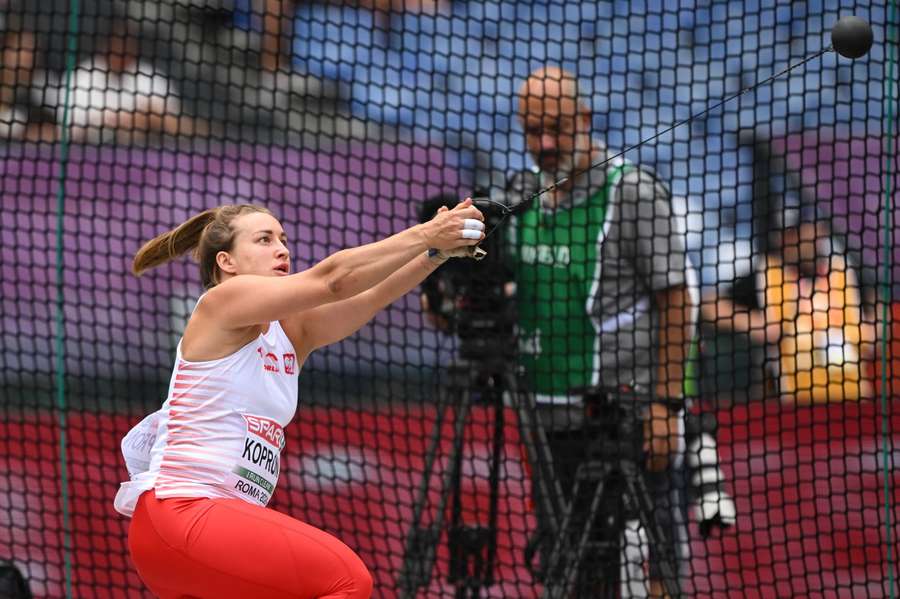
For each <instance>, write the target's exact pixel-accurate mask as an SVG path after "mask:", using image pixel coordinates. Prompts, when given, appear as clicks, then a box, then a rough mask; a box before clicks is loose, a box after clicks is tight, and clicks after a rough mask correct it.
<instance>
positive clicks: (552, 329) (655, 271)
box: [511, 67, 697, 597]
mask: <svg viewBox="0 0 900 599" xmlns="http://www.w3.org/2000/svg"><path fill="white" fill-rule="evenodd" d="M518 116H519V121H520V123H521V124H522V127H523V129H524V131H525V140H526V144H527V147H528V151H529V153H530V154H531V156H532V158H533V159H534V161H535V163H536V166H537V167H538V169H539V172H538V174H537V177H538V180H537V181H534V180H533V178H532V181H529V177H527V176H520V177H517V178H516V180H514V181H513V182H512V183H513V189H512V190H511V191H513V192H514V193H518V194H520V195H523V196H526V197H527V195H530V193H533V192H534V191H536V190H535V189H532V188H533V187H536V186H540V187H544V186H548V185H550V184H551V183H553V182H554V181H557V180H560V179H563V178H567V179H566V180H565V181H564V182H563V183H561V184H560V185H559V186H558V187H556V188H555V189H553V190H551V191H549V192H547V193H545V194H543V195H541V196H540V198H539V202H540V203H539V204H538V203H537V202H536V203H534V204H533V205H532V206H530V207H529V209H528V210H527V211H526V212H524V213H523V214H521V215H520V216H519V218H518V222H517V223H516V226H515V228H514V235H513V237H514V239H513V240H512V244H511V245H512V247H514V250H513V251H514V258H515V262H516V268H515V272H516V275H515V276H516V283H517V291H516V295H517V300H518V306H519V314H518V317H519V330H518V334H519V351H520V353H521V354H522V362H523V365H524V366H525V369H526V373H527V378H526V380H527V381H528V384H529V387H530V389H531V391H533V392H534V393H535V395H536V400H537V402H538V409H539V413H540V416H541V419H542V421H543V423H544V427H545V429H546V431H547V437H548V441H549V444H550V447H551V452H552V453H553V455H554V462H555V467H556V472H557V475H558V476H559V478H560V483H561V484H562V488H563V489H564V491H568V490H569V489H571V488H572V484H573V482H574V476H575V472H576V470H577V468H578V465H579V463H580V462H581V461H582V460H583V459H584V457H585V451H584V449H585V448H584V447H583V445H584V443H583V442H580V441H578V430H579V428H580V427H581V425H582V418H583V411H582V410H583V408H582V407H581V406H580V398H579V397H577V396H575V395H573V394H572V392H571V390H573V389H577V388H584V387H588V386H596V385H602V386H604V387H608V388H611V387H619V386H621V385H627V386H633V387H634V388H635V389H638V390H642V391H644V392H645V393H647V394H648V395H649V396H651V397H653V398H654V401H653V402H652V403H650V404H649V406H648V408H647V410H646V414H645V423H646V425H645V427H644V428H645V430H644V433H645V437H644V446H645V450H646V453H647V470H648V471H649V473H650V474H649V476H648V484H649V485H650V486H651V491H652V492H653V495H654V498H653V499H654V502H655V504H656V510H655V511H656V513H655V514H654V516H655V517H656V518H657V519H658V520H659V521H660V523H661V524H662V525H663V526H665V527H666V528H667V529H668V532H669V538H670V539H671V540H672V541H673V542H674V543H675V544H676V545H680V544H681V542H682V541H684V540H685V537H686V531H685V529H684V520H685V518H684V515H683V506H681V505H679V503H680V501H679V494H678V493H677V489H678V488H679V487H680V485H679V484H677V483H676V482H675V477H674V476H668V474H669V473H673V474H674V472H675V471H676V470H678V469H677V468H675V467H674V466H677V465H679V464H678V463H679V462H680V461H681V460H680V457H678V456H679V451H678V448H679V446H680V441H681V439H682V437H683V434H684V432H683V428H682V427H683V414H684V411H683V406H684V395H683V390H684V375H685V366H686V361H687V357H688V353H689V348H690V343H691V339H692V337H693V334H694V329H695V322H694V314H695V312H696V307H697V302H696V301H695V299H694V298H693V297H692V294H691V293H689V291H688V285H687V269H688V268H689V265H688V261H687V255H686V250H685V244H684V232H683V231H681V230H679V228H678V227H677V226H675V223H674V220H673V217H672V214H671V206H670V196H669V192H668V189H667V188H666V187H665V185H663V184H662V182H660V181H659V180H658V179H657V178H656V177H655V176H654V175H653V174H652V173H651V172H649V171H648V170H645V169H640V168H638V167H636V166H634V165H631V164H629V163H627V162H625V161H624V160H615V161H611V162H609V163H607V164H606V165H604V166H603V167H600V168H595V169H591V170H589V171H587V172H584V173H582V174H576V173H578V172H579V171H582V170H584V169H586V168H588V167H589V166H590V165H591V164H594V163H597V162H601V161H602V160H604V159H605V158H606V157H607V156H608V155H609V154H608V152H607V150H606V148H605V145H604V144H603V143H602V142H600V141H599V140H596V139H594V138H592V136H591V114H590V110H589V109H588V107H587V105H586V104H585V103H584V102H583V101H582V100H581V99H580V98H579V97H578V89H577V83H576V80H575V78H574V76H573V75H572V74H570V73H568V72H565V71H563V70H561V69H558V68H553V67H547V68H542V69H538V70H537V71H535V72H534V73H532V74H531V75H530V76H529V78H528V79H527V80H526V81H525V83H524V84H523V85H522V87H521V88H520V90H519V104H518ZM535 184H536V185H535ZM656 549H658V548H652V547H651V548H650V551H651V560H650V561H651V563H650V578H651V580H650V594H651V596H652V597H663V596H664V592H663V586H662V582H661V580H659V578H660V574H659V571H658V569H657V567H656V564H655V560H654V559H653V555H654V552H655V550H656Z"/></svg>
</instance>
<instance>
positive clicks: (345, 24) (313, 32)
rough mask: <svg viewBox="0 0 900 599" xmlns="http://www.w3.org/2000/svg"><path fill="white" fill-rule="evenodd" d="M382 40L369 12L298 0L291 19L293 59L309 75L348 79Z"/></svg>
mask: <svg viewBox="0 0 900 599" xmlns="http://www.w3.org/2000/svg"><path fill="white" fill-rule="evenodd" d="M384 45H385V40H384V39H383V37H382V36H381V35H380V33H379V31H378V30H377V29H376V28H375V22H374V17H373V14H372V12H371V11H368V10H362V9H355V8H345V7H341V6H332V5H325V4H313V3H301V4H300V6H299V8H298V10H297V13H296V17H295V19H294V41H293V61H294V64H295V65H296V66H297V67H298V68H300V69H301V70H303V71H304V72H307V73H309V74H311V75H315V76H317V77H323V78H326V79H336V80H339V81H350V80H351V79H352V78H353V73H354V71H355V70H356V69H357V68H359V67H360V66H362V65H367V64H369V63H370V62H371V55H372V50H373V49H376V48H379V47H384Z"/></svg>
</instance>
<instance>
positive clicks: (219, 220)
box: [131, 204, 272, 289]
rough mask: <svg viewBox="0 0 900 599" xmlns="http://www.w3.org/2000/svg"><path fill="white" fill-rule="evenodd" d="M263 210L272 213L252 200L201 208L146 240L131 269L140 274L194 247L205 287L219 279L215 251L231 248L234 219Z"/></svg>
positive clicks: (214, 283) (228, 250)
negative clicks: (169, 229)
mask: <svg viewBox="0 0 900 599" xmlns="http://www.w3.org/2000/svg"><path fill="white" fill-rule="evenodd" d="M254 212H262V213H265V214H270V215H271V214H272V213H271V212H269V210H267V209H266V208H263V207H261V206H254V205H252V204H237V205H233V206H219V207H218V208H211V209H209V210H204V211H203V212H201V213H200V214H198V215H196V216H193V217H191V218H190V219H188V220H187V221H185V222H184V223H182V224H181V225H179V226H178V227H176V228H174V229H172V230H171V231H166V232H165V233H163V234H162V235H158V236H156V237H154V238H153V239H151V240H150V241H148V242H147V243H145V244H144V245H143V246H142V247H141V249H139V250H138V252H137V254H135V255H134V262H132V265H131V271H132V272H133V273H134V274H135V275H138V276H140V275H141V273H143V272H144V271H146V270H149V269H151V268H155V267H157V266H159V265H161V264H165V263H166V262H169V261H171V260H173V259H175V258H177V257H178V256H181V255H182V254H185V253H187V252H189V251H193V256H194V259H195V260H196V261H197V262H198V263H199V264H200V280H201V281H202V282H203V287H204V288H205V289H210V288H211V287H215V286H216V285H217V284H218V283H219V268H218V266H217V265H216V254H218V253H219V252H230V251H231V249H232V247H233V245H234V237H235V233H236V231H235V230H234V227H233V226H232V225H233V223H234V220H235V219H236V218H238V217H240V216H243V215H244V214H251V213H254Z"/></svg>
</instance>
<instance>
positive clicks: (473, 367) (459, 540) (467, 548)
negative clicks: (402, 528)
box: [398, 343, 564, 599]
mask: <svg viewBox="0 0 900 599" xmlns="http://www.w3.org/2000/svg"><path fill="white" fill-rule="evenodd" d="M509 347H510V346H509V345H508V344H501V343H497V348H496V349H497V351H493V352H485V354H490V355H489V356H488V355H485V356H484V357H482V358H481V359H477V360H472V361H471V362H469V363H463V364H459V365H454V366H452V367H451V368H450V369H449V374H448V376H449V380H448V381H447V384H445V385H441V386H440V388H439V390H438V402H437V416H436V420H435V423H434V429H433V432H432V436H431V439H430V441H429V445H428V450H427V453H426V457H425V468H424V472H423V475H422V481H421V484H420V486H419V489H418V492H417V495H416V501H415V504H414V506H413V522H412V525H411V526H410V529H409V534H408V536H407V539H406V547H405V550H404V555H403V567H402V569H401V572H400V577H399V580H398V586H399V588H400V591H401V593H400V597H401V598H404V599H413V598H414V597H415V596H416V593H417V592H418V590H419V589H420V588H422V587H425V586H427V585H428V584H429V583H430V581H431V576H432V571H433V569H434V564H435V560H436V551H437V546H438V543H439V542H440V539H441V534H442V532H443V531H444V526H445V523H444V520H445V513H446V509H447V504H448V501H449V502H450V522H449V523H448V525H447V528H446V530H447V540H448V544H449V549H450V565H449V566H450V567H449V581H450V582H451V583H452V584H454V585H455V586H456V595H455V596H456V597H457V598H459V599H463V598H465V597H472V598H477V597H478V596H479V594H480V591H481V589H482V588H483V587H487V586H490V585H491V584H493V582H494V566H495V561H496V552H497V503H498V499H499V482H500V480H499V479H500V460H501V458H502V450H503V443H504V424H505V422H504V414H505V412H504V404H505V400H507V399H508V401H509V402H510V403H511V406H512V408H513V409H514V411H515V413H516V415H517V420H518V427H519V436H520V438H521V442H522V444H523V447H524V449H525V451H526V454H527V459H528V462H529V465H530V467H531V469H532V472H533V475H534V476H533V478H534V481H535V482H534V484H539V485H541V489H540V492H539V493H538V494H537V496H538V497H539V499H538V501H539V502H540V504H539V505H537V506H536V509H538V510H540V511H541V513H543V514H545V518H544V519H545V520H546V521H547V522H549V527H550V528H552V529H553V530H559V528H558V526H557V523H558V522H559V517H560V515H561V514H562V513H563V508H564V505H563V503H562V501H563V499H562V497H563V496H562V493H561V491H560V488H559V484H558V482H557V479H556V477H555V476H554V473H553V467H552V460H551V457H550V454H549V450H548V448H547V443H546V439H545V438H544V434H543V430H542V429H541V427H540V425H539V424H538V422H537V419H536V412H535V410H534V405H533V398H532V397H531V396H530V395H527V394H523V393H521V391H520V386H519V381H518V375H517V372H518V367H517V366H515V365H513V364H511V363H510V362H511V360H509V359H508V358H504V357H503V356H504V355H505V354H506V353H508V352H509ZM479 353H480V352H479ZM473 401H477V402H480V403H482V404H485V405H490V406H492V407H493V424H494V427H493V435H492V446H491V463H490V469H489V473H488V480H489V485H490V496H489V501H488V518H487V524H486V525H467V524H465V523H463V522H462V518H461V511H462V510H461V501H460V476H461V469H462V457H463V445H464V433H465V425H466V422H467V421H468V417H469V412H470V409H471V406H472V403H473ZM448 408H455V410H454V412H453V440H452V445H451V448H450V454H449V456H448V465H449V467H448V468H447V469H446V471H445V472H444V475H443V479H442V481H441V487H440V496H439V499H438V500H437V505H436V506H435V509H434V520H433V521H432V523H431V524H430V525H428V526H423V524H422V520H423V516H424V514H425V511H426V504H428V503H429V502H428V495H429V488H430V481H431V478H432V476H433V473H434V467H435V462H436V461H437V457H438V453H439V449H440V440H441V429H442V428H443V423H444V419H445V417H446V413H447V410H448Z"/></svg>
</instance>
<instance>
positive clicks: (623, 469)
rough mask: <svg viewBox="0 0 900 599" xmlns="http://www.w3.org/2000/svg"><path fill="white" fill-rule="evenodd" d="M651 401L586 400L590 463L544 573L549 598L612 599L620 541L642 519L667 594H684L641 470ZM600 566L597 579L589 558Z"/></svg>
mask: <svg viewBox="0 0 900 599" xmlns="http://www.w3.org/2000/svg"><path fill="white" fill-rule="evenodd" d="M647 403H648V400H647V399H645V398H641V397H638V396H637V395H635V394H634V392H633V391H631V390H626V389H615V390H610V389H602V388H592V389H590V390H588V391H587V392H586V393H585V395H584V410H585V412H584V414H585V422H584V428H585V430H584V435H585V438H586V439H589V440H590V441H589V442H588V443H587V459H585V460H584V461H583V462H582V463H581V464H580V465H579V466H578V469H577V471H576V473H575V481H574V484H573V487H572V500H571V501H570V502H568V503H567V505H566V508H565V510H564V512H563V516H562V521H561V528H560V529H558V530H559V533H558V534H557V535H556V537H555V542H554V543H553V547H552V550H551V551H550V555H549V557H548V558H547V559H546V566H545V568H544V595H543V596H544V597H545V598H546V599H571V598H574V597H579V598H580V597H600V598H603V599H614V598H615V597H618V596H619V592H620V589H621V583H622V580H621V571H622V570H621V567H622V563H621V561H620V560H621V556H622V546H621V538H622V534H623V531H624V529H625V522H626V521H627V520H638V521H639V522H640V524H641V525H642V527H643V529H644V531H645V533H646V535H647V540H648V542H649V544H650V547H651V548H652V549H653V551H655V561H656V563H657V565H658V568H659V573H660V575H661V579H662V583H663V586H664V588H665V592H666V594H667V595H668V596H669V597H670V598H671V599H677V598H680V597H681V591H680V588H679V583H678V576H677V572H678V569H677V565H676V561H677V560H676V556H675V545H674V542H673V539H671V538H670V535H669V534H668V530H666V528H665V527H663V526H661V525H660V524H659V522H658V521H657V520H656V519H655V518H654V502H653V497H652V495H651V493H650V491H649V489H648V486H647V481H646V478H645V473H644V469H643V466H642V464H643V461H644V454H643V437H644V435H643V429H642V427H643V419H642V411H643V408H644V406H645V405H646V404H647ZM588 559H590V560H591V561H592V562H593V561H597V562H598V563H599V564H598V565H599V568H598V570H597V571H596V575H595V576H590V575H586V572H588V571H589V570H590V569H589V568H586V567H585V561H586V560H588Z"/></svg>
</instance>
